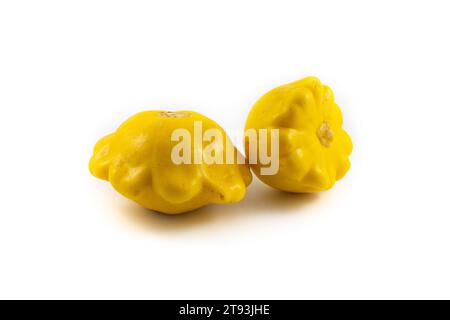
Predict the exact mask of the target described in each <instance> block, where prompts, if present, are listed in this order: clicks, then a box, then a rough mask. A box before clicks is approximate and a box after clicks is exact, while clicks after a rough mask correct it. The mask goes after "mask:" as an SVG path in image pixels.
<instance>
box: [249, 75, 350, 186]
mask: <svg viewBox="0 0 450 320" xmlns="http://www.w3.org/2000/svg"><path fill="white" fill-rule="evenodd" d="M342 122H343V120H342V113H341V110H340V109H339V107H338V105H337V104H336V103H335V101H334V96H333V92H332V91H331V89H330V88H329V87H328V86H326V85H323V84H322V83H321V82H320V81H319V79H317V78H315V77H308V78H305V79H302V80H299V81H295V82H292V83H289V84H286V85H283V86H280V87H278V88H275V89H273V90H271V91H269V92H268V93H266V94H265V95H264V96H262V97H261V98H260V99H259V100H258V101H257V102H256V104H255V105H254V107H253V108H252V110H251V111H250V113H249V115H248V118H247V122H246V130H248V129H256V130H258V129H267V130H268V131H269V132H270V131H271V130H273V129H278V130H279V155H280V157H279V169H278V172H277V173H276V174H274V175H263V174H261V168H262V167H264V165H262V164H261V163H259V162H258V163H254V164H252V170H253V171H254V172H255V174H256V175H257V176H258V177H259V178H260V179H261V180H262V181H263V182H264V183H266V184H268V185H270V186H272V187H274V188H277V189H280V190H284V191H290V192H299V193H301V192H317V191H322V190H327V189H330V188H331V187H332V186H333V185H334V183H335V181H336V180H339V179H341V178H342V177H343V176H344V175H345V173H346V172H347V171H348V169H349V168H350V162H349V159H348V157H349V155H350V154H351V152H352V148H353V146H352V141H351V139H350V137H349V135H348V134H347V133H346V132H345V131H344V130H343V129H342ZM249 143H250V141H249V140H248V139H247V140H246V141H245V144H246V153H247V156H248V153H249ZM258 145H259V144H258Z"/></svg>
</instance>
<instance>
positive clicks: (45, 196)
mask: <svg viewBox="0 0 450 320" xmlns="http://www.w3.org/2000/svg"><path fill="white" fill-rule="evenodd" d="M449 12H450V8H449V5H448V2H446V1H280V0H277V1H261V0H259V1H241V0H240V1H230V0H227V1H196V0H190V1H167V0H165V1H92V0H89V1H20V0H17V1H1V2H0V119H1V125H0V139H1V157H0V167H1V176H0V177H1V178H0V197H1V198H0V298H159V299H166V298H167V299H168V298H180V299H184V298H192V299H196V298H204V299H206V298H208V299H215V298H224V299H228V298H255V299H257V298H267V299H271V298H274V299H278V298H289V299H290V298H292V299H294V298H296V299H300V298H311V299H312V298H344V299H347V298H363V299H365V298H388V299H389V298H450V273H449V270H450V256H449V245H450V205H449V199H450V196H449V192H450V188H449V181H450V174H449V165H450V151H449V145H450V143H449V139H450V133H449V130H450V126H449V121H450V103H449V87H450V41H449V39H450V36H449V30H450V19H449ZM308 75H315V76H317V77H319V78H320V79H321V80H322V82H324V83H326V84H328V85H329V86H331V87H332V88H333V90H334V92H335V96H336V101H337V103H338V104H339V105H340V106H341V108H342V111H343V114H344V124H345V128H346V130H347V131H348V132H349V133H350V135H351V136H352V138H353V142H354V153H353V154H352V156H351V161H352V168H351V169H350V171H349V173H348V174H347V176H346V177H345V178H344V179H343V180H342V181H340V182H338V183H337V184H336V185H335V187H334V188H333V189H332V190H331V191H329V192H326V193H322V194H318V195H316V196H302V195H290V194H284V193H280V192H277V191H274V190H272V189H269V188H268V187H265V186H264V185H262V184H260V183H259V182H258V180H257V179H256V178H255V181H254V183H253V184H252V185H251V187H250V188H249V189H248V193H247V196H246V198H245V200H244V201H242V202H241V203H238V204H233V205H222V206H220V205H211V206H207V207H205V208H203V209H201V210H199V211H198V212H195V213H192V214H188V215H184V216H176V217H173V216H164V215H160V214H155V213H152V212H150V211H146V210H144V209H142V208H140V207H139V206H137V205H135V204H134V203H132V202H130V201H128V200H127V199H125V198H123V197H122V196H120V195H119V194H118V193H116V192H115V191H114V190H113V189H112V187H111V186H110V185H109V184H108V183H106V182H105V181H101V180H98V179H95V178H93V177H92V176H90V174H89V172H88V161H89V158H90V156H91V152H92V148H93V146H94V144H95V142H96V141H97V139H99V138H100V137H102V136H103V135H105V134H107V133H110V132H111V131H113V130H115V128H116V127H117V126H118V125H119V124H120V123H121V122H122V121H123V120H125V119H126V118H127V117H128V116H130V115H132V114H134V113H136V112H139V111H142V110H147V109H169V110H177V109H192V110H196V111H198V112H201V113H204V114H205V115H207V116H209V117H211V118H213V119H215V120H216V121H218V122H219V123H220V124H221V125H222V126H223V127H225V128H230V129H242V128H243V126H244V123H245V119H246V116H247V113H248V111H249V109H250V108H251V106H252V104H253V103H254V102H255V101H256V100H257V99H258V97H259V96H261V95H262V94H263V93H265V92H266V91H268V90H269V89H271V88H273V87H275V86H278V85H281V84H284V83H287V82H290V81H293V80H296V79H300V78H303V77H305V76H308Z"/></svg>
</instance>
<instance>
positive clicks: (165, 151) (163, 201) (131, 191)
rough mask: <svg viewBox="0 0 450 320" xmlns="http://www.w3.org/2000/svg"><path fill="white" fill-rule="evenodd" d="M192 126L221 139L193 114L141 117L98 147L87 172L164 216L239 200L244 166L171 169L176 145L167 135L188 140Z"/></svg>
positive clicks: (245, 177)
mask: <svg viewBox="0 0 450 320" xmlns="http://www.w3.org/2000/svg"><path fill="white" fill-rule="evenodd" d="M194 121H201V122H202V126H203V129H204V130H207V129H209V128H215V129H219V130H221V132H222V133H223V136H224V139H225V137H226V133H225V132H224V131H223V129H222V128H220V126H219V125H218V124H217V123H215V122H214V121H212V120H210V119H208V118H207V117H205V116H203V115H201V114H198V113H196V112H192V111H179V112H166V111H159V110H158V111H146V112H142V113H139V114H136V115H134V116H132V117H131V118H129V119H128V120H126V121H125V122H124V123H123V124H122V125H121V126H120V127H119V128H118V129H117V131H116V132H114V133H112V134H110V135H107V136H106V137H104V138H102V139H101V140H100V141H98V142H97V144H96V145H95V148H94V153H93V156H92V158H91V160H90V163H89V169H90V172H91V173H92V174H93V175H94V176H95V177H97V178H100V179H104V180H108V181H109V182H110V183H111V184H112V186H113V187H114V188H115V189H116V190H117V191H118V192H119V193H121V194H122V195H124V196H125V197H127V198H129V199H131V200H134V201H135V202H137V203H139V204H140V205H142V206H144V207H146V208H149V209H152V210H155V211H159V212H163V213H168V214H176V213H182V212H187V211H191V210H194V209H197V208H199V207H202V206H204V205H206V204H208V203H229V202H237V201H239V200H241V199H242V198H243V197H244V195H245V191H246V186H247V185H249V184H250V182H251V179H252V177H251V172H250V170H249V168H248V166H246V165H245V164H244V165H238V164H206V163H201V164H175V163H173V161H172V159H171V152H172V148H173V147H174V146H175V145H176V144H177V143H178V142H177V141H172V139H171V135H172V132H173V130H175V129H179V128H183V129H186V130H188V131H190V132H191V133H192V134H193V131H194ZM192 145H193V148H194V144H192ZM224 145H225V142H224ZM201 147H202V148H203V147H205V144H204V143H202V146H201ZM235 151H236V153H237V152H238V151H237V150H236V149H235ZM194 152H196V151H195V150H192V154H194Z"/></svg>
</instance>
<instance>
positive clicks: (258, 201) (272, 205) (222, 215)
mask: <svg viewBox="0 0 450 320" xmlns="http://www.w3.org/2000/svg"><path fill="white" fill-rule="evenodd" d="M319 197H320V196H319V195H318V194H307V193H305V194H296V193H288V192H282V191H279V190H275V189H272V188H270V187H268V186H266V185H264V184H263V183H262V182H260V181H259V180H258V179H254V181H253V183H252V184H251V185H250V187H249V188H248V189H247V194H246V197H245V198H244V199H243V200H242V201H241V202H238V203H232V204H210V205H207V206H205V207H202V208H199V209H197V210H194V211H191V212H187V213H183V214H178V215H167V214H163V213H159V212H155V211H152V210H149V209H146V208H144V207H141V206H139V205H138V204H135V203H133V202H131V201H127V202H126V203H124V208H123V210H122V212H123V214H124V218H126V219H127V220H128V221H129V222H130V223H131V224H133V225H134V226H136V227H138V228H143V229H145V230H148V231H153V232H155V231H156V232H164V233H166V232H171V231H173V232H183V231H188V230H192V229H197V228H201V227H203V226H206V225H208V226H210V225H220V226H221V227H223V226H227V225H230V224H231V223H234V222H236V220H239V219H251V218H255V217H257V216H261V215H263V214H270V215H273V214H299V213H300V214H301V213H302V212H301V211H300V209H302V208H303V207H305V206H308V205H311V204H312V203H313V202H315V201H316V200H317V199H318V198H319Z"/></svg>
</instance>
